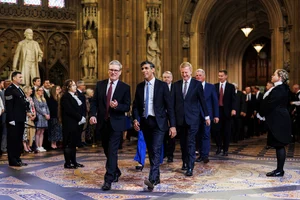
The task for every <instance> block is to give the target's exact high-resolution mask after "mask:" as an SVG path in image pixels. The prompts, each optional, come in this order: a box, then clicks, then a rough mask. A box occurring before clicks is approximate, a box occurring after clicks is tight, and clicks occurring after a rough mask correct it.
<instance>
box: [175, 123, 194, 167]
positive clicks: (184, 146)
mask: <svg viewBox="0 0 300 200" xmlns="http://www.w3.org/2000/svg"><path fill="white" fill-rule="evenodd" d="M198 129H199V124H194V125H188V124H186V123H185V122H184V124H183V125H182V126H178V130H179V135H180V147H181V159H182V162H183V163H186V164H187V168H188V169H192V170H193V169H194V163H195V156H196V155H195V151H196V134H197V132H198Z"/></svg>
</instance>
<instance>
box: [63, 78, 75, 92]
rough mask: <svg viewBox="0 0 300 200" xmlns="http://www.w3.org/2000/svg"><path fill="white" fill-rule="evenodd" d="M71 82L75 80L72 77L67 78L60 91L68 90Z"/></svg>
mask: <svg viewBox="0 0 300 200" xmlns="http://www.w3.org/2000/svg"><path fill="white" fill-rule="evenodd" d="M72 82H75V81H74V80H72V79H68V80H66V81H65V83H64V84H63V87H62V91H63V93H65V92H68V91H69V88H70V87H71V85H72Z"/></svg>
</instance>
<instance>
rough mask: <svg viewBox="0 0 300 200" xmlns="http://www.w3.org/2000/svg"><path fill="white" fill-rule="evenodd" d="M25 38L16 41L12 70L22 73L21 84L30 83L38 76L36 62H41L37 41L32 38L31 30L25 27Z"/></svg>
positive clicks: (41, 57) (40, 51)
mask: <svg viewBox="0 0 300 200" xmlns="http://www.w3.org/2000/svg"><path fill="white" fill-rule="evenodd" d="M24 36H25V39H24V40H22V41H20V42H19V43H18V46H17V49H16V52H15V55H14V60H13V71H17V70H18V69H17V66H19V71H20V72H21V73H22V75H23V84H24V85H26V86H28V85H31V84H32V79H33V78H34V77H40V72H39V65H38V62H42V59H43V52H42V50H41V48H40V45H39V43H38V42H36V41H34V40H33V31H32V30H31V29H26V30H25V32H24Z"/></svg>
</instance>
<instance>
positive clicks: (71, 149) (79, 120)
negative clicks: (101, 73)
mask: <svg viewBox="0 0 300 200" xmlns="http://www.w3.org/2000/svg"><path fill="white" fill-rule="evenodd" d="M76 89H77V87H76V84H75V82H74V81H73V80H70V79H69V80H66V82H65V83H64V86H63V91H64V94H63V95H62V97H61V99H60V109H59V110H60V117H61V122H62V133H63V145H64V157H65V165H64V167H65V168H67V169H76V168H78V167H84V166H83V165H82V164H80V163H78V162H76V141H77V137H76V136H77V135H78V133H77V132H78V131H79V130H80V129H79V125H81V124H84V123H85V121H86V119H85V117H84V116H82V115H81V114H80V106H81V105H82V102H81V101H80V100H79V98H78V97H77V96H76V95H75V92H76Z"/></svg>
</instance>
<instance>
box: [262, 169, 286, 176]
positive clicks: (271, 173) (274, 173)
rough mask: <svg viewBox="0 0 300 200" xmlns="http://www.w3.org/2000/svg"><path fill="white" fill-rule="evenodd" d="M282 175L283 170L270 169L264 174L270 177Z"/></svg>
mask: <svg viewBox="0 0 300 200" xmlns="http://www.w3.org/2000/svg"><path fill="white" fill-rule="evenodd" d="M283 175H284V171H276V170H274V171H271V172H268V173H267V174H266V176H270V177H278V176H283Z"/></svg>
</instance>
